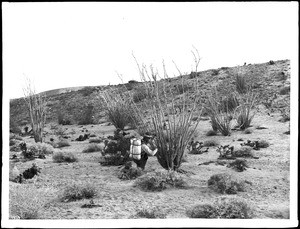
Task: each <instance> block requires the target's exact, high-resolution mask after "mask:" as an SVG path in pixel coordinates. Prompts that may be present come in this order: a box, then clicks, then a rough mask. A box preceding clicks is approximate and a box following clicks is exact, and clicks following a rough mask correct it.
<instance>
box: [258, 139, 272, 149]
mask: <svg viewBox="0 0 300 229" xmlns="http://www.w3.org/2000/svg"><path fill="white" fill-rule="evenodd" d="M256 146H257V147H258V148H268V147H269V146H270V143H269V142H268V141H266V140H259V141H258V142H257V145H256Z"/></svg>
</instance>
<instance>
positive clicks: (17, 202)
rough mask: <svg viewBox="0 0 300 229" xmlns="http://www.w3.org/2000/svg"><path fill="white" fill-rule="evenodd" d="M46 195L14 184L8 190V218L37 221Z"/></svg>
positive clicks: (30, 187)
mask: <svg viewBox="0 0 300 229" xmlns="http://www.w3.org/2000/svg"><path fill="white" fill-rule="evenodd" d="M45 195H46V193H45V192H43V191H40V190H37V189H36V188H35V187H34V186H32V185H28V184H22V185H19V184H16V186H12V187H10V189H9V218H10V219H38V218H39V212H40V210H41V209H42V207H43V206H44V205H45V204H46V201H47V200H46V198H45Z"/></svg>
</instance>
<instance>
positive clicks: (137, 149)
mask: <svg viewBox="0 0 300 229" xmlns="http://www.w3.org/2000/svg"><path fill="white" fill-rule="evenodd" d="M130 143H131V144H130V153H129V157H130V158H132V159H135V160H141V154H142V141H141V140H140V139H137V138H132V139H130Z"/></svg>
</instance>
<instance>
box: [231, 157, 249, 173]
mask: <svg viewBox="0 0 300 229" xmlns="http://www.w3.org/2000/svg"><path fill="white" fill-rule="evenodd" d="M228 167H230V168H233V169H235V170H236V171H238V172H243V171H245V170H246V169H247V168H248V164H247V162H246V160H244V159H235V160H234V161H233V162H231V163H229V165H228Z"/></svg>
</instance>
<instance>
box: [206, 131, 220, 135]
mask: <svg viewBox="0 0 300 229" xmlns="http://www.w3.org/2000/svg"><path fill="white" fill-rule="evenodd" d="M217 134H218V132H217V131H215V130H209V131H207V133H206V134H205V135H206V136H216V135H217Z"/></svg>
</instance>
